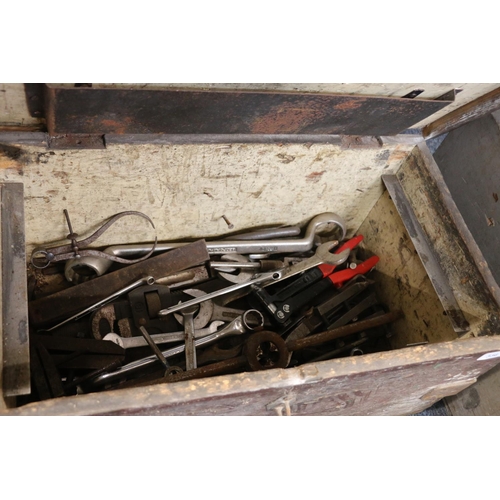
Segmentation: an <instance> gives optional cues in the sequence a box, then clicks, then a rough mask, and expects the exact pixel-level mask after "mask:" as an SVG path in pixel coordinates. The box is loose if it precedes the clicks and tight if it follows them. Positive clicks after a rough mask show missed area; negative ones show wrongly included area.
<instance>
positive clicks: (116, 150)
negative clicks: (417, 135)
mask: <svg viewBox="0 0 500 500" xmlns="http://www.w3.org/2000/svg"><path fill="white" fill-rule="evenodd" d="M411 147H412V146H411V145H396V144H394V145H390V146H389V145H388V146H384V147H382V148H377V149H366V150H365V149H363V150H355V149H352V150H351V149H343V148H342V147H340V146H339V145H324V144H312V145H311V144H290V145H285V144H219V145H210V144H206V145H112V146H109V147H108V149H106V150H102V151H100V150H93V151H74V150H72V151H57V152H55V151H51V152H48V151H46V150H44V149H42V148H36V147H31V146H25V147H21V148H20V150H19V154H18V156H17V159H16V161H15V162H12V159H11V158H7V159H6V160H5V166H6V168H4V169H2V170H0V179H2V180H13V179H14V180H17V179H20V178H21V179H23V182H24V184H25V203H26V211H25V217H26V242H27V246H28V249H27V251H28V253H29V252H31V250H32V249H33V247H34V246H39V245H40V244H46V243H48V242H53V241H56V240H60V239H62V238H65V237H66V235H67V232H68V230H67V227H66V223H65V220H64V215H63V208H66V209H67V210H68V211H69V214H70V216H71V219H72V224H73V227H74V230H75V231H76V232H77V233H79V235H80V236H81V237H84V236H85V235H87V234H89V233H90V232H91V231H92V230H95V229H97V227H98V226H99V225H100V224H101V223H102V222H103V220H104V219H105V218H108V217H110V216H111V215H113V214H115V213H117V212H121V211H124V210H138V211H140V212H144V213H145V214H147V215H148V216H149V217H151V219H152V220H153V221H154V223H155V226H156V229H157V234H158V240H159V241H175V240H180V239H186V238H191V239H196V238H200V237H207V238H210V237H214V238H215V237H216V236H227V235H229V234H230V233H229V231H228V228H227V225H226V223H225V222H224V220H223V219H222V218H221V217H222V215H226V216H227V217H228V219H229V220H230V221H231V222H232V223H233V224H234V226H235V229H234V231H242V230H244V229H246V228H250V227H254V226H257V227H262V226H269V225H274V224H277V225H279V224H292V225H295V224H306V223H307V222H308V221H309V220H310V219H311V218H312V217H313V216H314V215H316V214H318V213H321V212H326V211H332V212H335V213H338V214H339V215H341V216H342V217H344V218H345V219H346V222H347V226H348V228H349V230H350V232H354V231H355V230H356V229H357V228H358V227H359V225H360V224H361V222H362V221H363V220H364V218H365V217H366V215H367V214H368V212H369V211H370V210H371V208H372V207H373V205H374V204H375V202H376V201H377V199H378V198H379V197H380V195H381V193H382V191H383V186H382V183H381V181H380V175H381V174H382V173H393V172H395V171H396V170H397V169H398V168H399V166H400V165H401V162H402V161H403V159H404V158H405V157H406V155H407V154H408V151H409V150H410V149H411ZM4 157H5V155H4ZM0 158H2V153H1V152H0ZM153 237H154V231H153V230H152V229H151V228H150V227H149V225H148V224H147V223H145V222H144V221H142V219H139V218H137V217H126V218H123V219H121V220H120V221H119V222H117V224H115V225H114V226H113V227H112V228H111V229H110V230H109V231H108V232H106V233H105V234H104V235H103V237H102V238H101V239H99V240H98V241H97V242H96V245H95V246H102V247H105V246H107V245H111V244H118V243H129V242H130V243H132V242H141V241H152V239H153Z"/></svg>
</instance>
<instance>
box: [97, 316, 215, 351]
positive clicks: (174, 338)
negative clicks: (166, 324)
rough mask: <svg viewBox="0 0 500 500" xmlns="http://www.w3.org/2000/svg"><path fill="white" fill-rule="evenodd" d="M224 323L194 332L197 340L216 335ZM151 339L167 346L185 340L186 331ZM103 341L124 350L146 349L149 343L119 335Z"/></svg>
mask: <svg viewBox="0 0 500 500" xmlns="http://www.w3.org/2000/svg"><path fill="white" fill-rule="evenodd" d="M223 324H224V321H212V323H210V325H209V326H208V327H207V328H201V329H199V330H195V331H194V336H195V339H201V338H203V337H206V336H207V335H210V334H212V333H215V332H216V331H217V328H219V327H220V326H222V325H223ZM151 338H152V339H153V341H154V342H155V344H167V343H170V342H182V341H183V340H184V331H181V332H170V333H156V334H154V335H151ZM103 340H107V341H111V342H114V343H115V344H118V345H119V346H120V347H123V348H124V349H131V348H134V347H144V346H147V345H148V343H147V342H146V340H145V339H144V338H143V337H122V336H120V335H118V334H117V333H113V332H111V333H108V334H106V335H105V336H104V337H103Z"/></svg>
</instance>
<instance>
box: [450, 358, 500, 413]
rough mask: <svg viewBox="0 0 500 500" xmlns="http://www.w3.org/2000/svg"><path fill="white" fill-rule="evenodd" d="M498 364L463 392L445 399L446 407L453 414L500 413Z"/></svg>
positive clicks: (499, 368)
mask: <svg viewBox="0 0 500 500" xmlns="http://www.w3.org/2000/svg"><path fill="white" fill-rule="evenodd" d="M499 385H500V366H498V365H497V366H496V367H495V368H493V369H492V370H490V371H489V372H487V373H485V374H484V375H482V376H481V377H479V380H478V381H477V383H475V384H474V385H472V386H470V387H469V388H468V389H466V390H464V391H463V392H461V393H459V394H457V395H455V396H450V397H447V398H446V399H445V404H446V407H447V408H448V411H449V412H450V414H451V415H454V416H466V417H468V416H476V417H485V416H498V415H500V398H499V397H498V387H499Z"/></svg>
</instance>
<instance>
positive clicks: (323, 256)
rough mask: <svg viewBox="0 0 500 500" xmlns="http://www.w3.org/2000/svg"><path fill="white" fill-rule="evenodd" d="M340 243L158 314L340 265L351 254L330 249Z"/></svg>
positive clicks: (330, 242)
mask: <svg viewBox="0 0 500 500" xmlns="http://www.w3.org/2000/svg"><path fill="white" fill-rule="evenodd" d="M337 245H338V241H328V242H326V243H322V244H321V245H320V246H319V247H318V248H317V249H316V253H315V254H314V255H313V256H312V257H310V258H308V259H305V260H303V261H302V262H299V263H298V264H295V265H293V266H288V267H286V268H284V269H276V270H275V271H270V272H268V273H261V274H258V275H256V276H255V277H254V278H253V279H251V280H249V281H246V282H244V283H236V284H234V285H232V286H229V287H226V288H223V289H221V290H217V291H215V292H211V293H207V294H206V295H203V296H202V297H196V298H194V299H191V300H188V301H186V302H182V303H180V304H177V305H175V306H172V307H168V308H167V309H162V310H161V311H160V312H159V313H158V315H159V316H167V315H168V314H172V313H174V312H177V311H180V310H182V309H184V308H185V307H189V306H192V305H195V304H200V303H201V302H204V301H205V300H210V299H214V298H216V297H220V296H222V295H225V294H228V293H231V292H234V291H237V290H241V289H242V288H245V287H249V286H252V285H261V286H268V285H270V284H271V283H277V282H279V281H282V280H285V279H287V278H290V277H292V276H295V275H297V274H300V273H302V272H304V271H307V270H308V269H311V268H312V267H316V266H317V265H319V264H324V263H326V264H332V265H338V264H342V263H343V262H345V261H346V259H347V257H348V256H349V252H350V250H349V249H346V250H344V251H343V252H341V253H340V254H332V253H330V250H331V249H332V248H334V247H336V246H337Z"/></svg>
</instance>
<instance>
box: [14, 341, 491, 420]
mask: <svg viewBox="0 0 500 500" xmlns="http://www.w3.org/2000/svg"><path fill="white" fill-rule="evenodd" d="M492 352H493V353H496V354H493V356H492V357H488V359H480V358H481V357H482V356H484V355H485V354H490V353H492ZM499 354H500V337H488V338H480V339H466V340H459V341H455V342H445V343H441V344H436V345H428V346H420V347H412V348H406V349H399V350H396V351H392V352H384V353H378V354H370V355H365V356H359V357H351V358H344V359H338V360H333V361H324V362H321V363H315V364H308V365H304V366H303V367H299V368H289V369H286V370H268V371H262V372H253V373H241V374H235V375H225V376H220V377H214V378H210V379H202V380H193V381H186V382H178V383H174V384H163V385H155V386H150V387H140V388H135V389H123V390H116V391H109V392H107V393H106V394H103V393H100V394H88V395H79V396H72V397H67V398H59V399H55V400H51V401H44V402H41V403H36V404H29V405H26V406H25V407H22V408H19V409H16V410H11V411H10V412H8V414H10V415H198V416H201V415H207V416H208V415H235V416H236V415H268V416H271V415H276V411H275V410H274V409H273V408H274V407H276V405H279V401H282V400H283V399H284V398H286V399H288V400H289V404H290V409H291V412H292V414H293V415H344V416H348V415H409V414H413V413H417V412H419V411H422V410H424V409H425V408H428V407H429V406H431V405H432V404H433V403H434V402H435V401H434V400H433V397H432V393H431V392H430V391H432V390H434V392H435V395H436V396H435V397H436V398H437V399H439V397H442V395H443V394H446V393H448V394H450V393H454V392H456V390H458V388H460V387H464V386H465V385H467V383H469V382H471V381H472V380H473V379H474V378H476V377H479V376H480V375H481V374H482V373H484V372H485V371H487V370H488V369H491V368H493V367H494V366H495V365H496V364H497V363H498V362H499V361H500V357H495V356H497V355H499ZM447 391H448V392H447ZM437 399H436V400H437Z"/></svg>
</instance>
